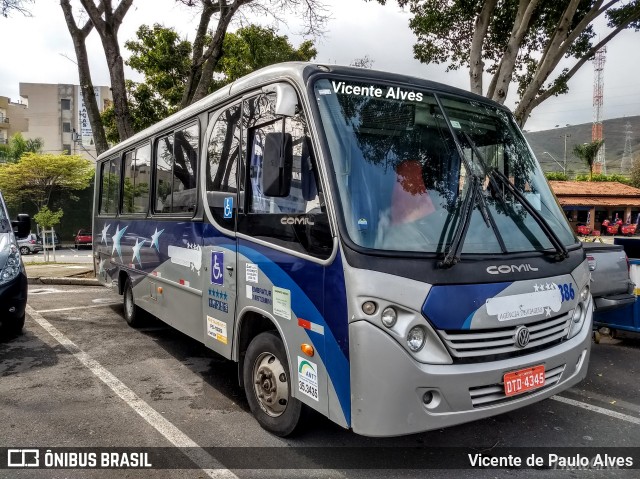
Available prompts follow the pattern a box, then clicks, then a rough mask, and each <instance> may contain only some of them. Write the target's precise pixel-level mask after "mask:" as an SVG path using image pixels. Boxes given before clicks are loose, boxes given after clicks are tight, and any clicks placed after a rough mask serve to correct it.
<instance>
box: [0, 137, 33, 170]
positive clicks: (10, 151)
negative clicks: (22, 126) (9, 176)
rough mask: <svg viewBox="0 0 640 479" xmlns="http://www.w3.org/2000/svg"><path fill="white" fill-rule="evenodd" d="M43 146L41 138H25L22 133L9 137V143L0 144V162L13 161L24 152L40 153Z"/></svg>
mask: <svg viewBox="0 0 640 479" xmlns="http://www.w3.org/2000/svg"><path fill="white" fill-rule="evenodd" d="M43 146H44V141H42V138H35V139H31V138H30V139H26V138H24V137H23V136H22V133H19V132H18V133H16V134H15V135H13V136H12V137H11V138H9V143H8V144H6V145H0V162H3V163H4V162H8V163H15V162H16V161H18V160H19V159H20V158H21V157H22V155H24V154H25V153H40V152H41V151H42V148H43Z"/></svg>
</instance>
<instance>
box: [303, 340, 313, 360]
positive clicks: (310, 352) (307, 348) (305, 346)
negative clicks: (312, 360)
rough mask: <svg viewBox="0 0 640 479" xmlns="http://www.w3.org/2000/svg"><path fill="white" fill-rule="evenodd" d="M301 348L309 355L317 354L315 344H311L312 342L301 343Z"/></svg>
mask: <svg viewBox="0 0 640 479" xmlns="http://www.w3.org/2000/svg"><path fill="white" fill-rule="evenodd" d="M300 349H302V352H303V353H304V354H306V355H307V356H309V357H311V356H313V355H314V354H315V351H314V350H313V346H311V345H310V344H307V343H304V344H301V345H300Z"/></svg>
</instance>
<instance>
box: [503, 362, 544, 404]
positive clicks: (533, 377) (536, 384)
mask: <svg viewBox="0 0 640 479" xmlns="http://www.w3.org/2000/svg"><path fill="white" fill-rule="evenodd" d="M542 386H544V365H539V366H534V367H532V368H526V369H521V370H520V371H512V372H510V373H506V374H505V375H504V394H505V396H515V395H516V394H521V393H524V392H527V391H531V390H533V389H538V388H541V387H542Z"/></svg>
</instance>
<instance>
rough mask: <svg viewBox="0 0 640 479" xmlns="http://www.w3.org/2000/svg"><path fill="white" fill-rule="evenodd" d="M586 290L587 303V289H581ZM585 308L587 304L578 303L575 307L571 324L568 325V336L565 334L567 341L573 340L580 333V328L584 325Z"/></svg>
mask: <svg viewBox="0 0 640 479" xmlns="http://www.w3.org/2000/svg"><path fill="white" fill-rule="evenodd" d="M585 289H586V290H587V293H586V295H587V301H588V297H589V290H588V288H583V290H582V291H584V290H585ZM582 291H581V292H580V297H582ZM587 306H588V302H582V301H581V302H579V303H578V304H577V305H576V308H575V309H574V310H573V314H572V315H571V323H570V324H569V334H567V339H571V338H573V337H574V336H575V335H576V334H578V333H579V332H580V330H581V329H582V326H583V325H584V323H585V319H586V317H587V309H588V308H587Z"/></svg>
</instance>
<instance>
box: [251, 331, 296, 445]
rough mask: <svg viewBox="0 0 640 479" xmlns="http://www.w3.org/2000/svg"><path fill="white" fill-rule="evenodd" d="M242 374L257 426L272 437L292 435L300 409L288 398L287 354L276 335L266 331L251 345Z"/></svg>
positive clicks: (289, 375)
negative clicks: (272, 435) (273, 435)
mask: <svg viewBox="0 0 640 479" xmlns="http://www.w3.org/2000/svg"><path fill="white" fill-rule="evenodd" d="M242 373H243V378H244V388H245V392H246V394H247V401H248V402H249V407H250V408H251V412H252V413H253V415H254V416H255V418H256V419H257V420H258V423H259V424H260V426H262V427H263V428H264V429H266V430H267V431H269V432H271V433H272V434H275V435H276V436H280V437H285V436H288V435H290V434H292V433H293V432H294V431H295V430H296V427H297V426H298V424H299V423H300V417H301V414H302V407H303V405H302V403H301V402H300V401H299V400H297V399H296V398H294V397H293V396H292V395H291V393H292V390H291V387H292V386H291V374H290V372H289V367H288V363H287V354H286V352H285V349H284V344H283V343H282V340H281V339H280V338H279V337H278V335H277V334H276V333H274V332H271V331H267V332H264V333H261V334H259V335H257V336H256V337H255V338H254V339H253V340H252V341H251V343H250V344H249V347H248V348H247V353H246V355H245V358H244V365H243V371H242Z"/></svg>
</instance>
